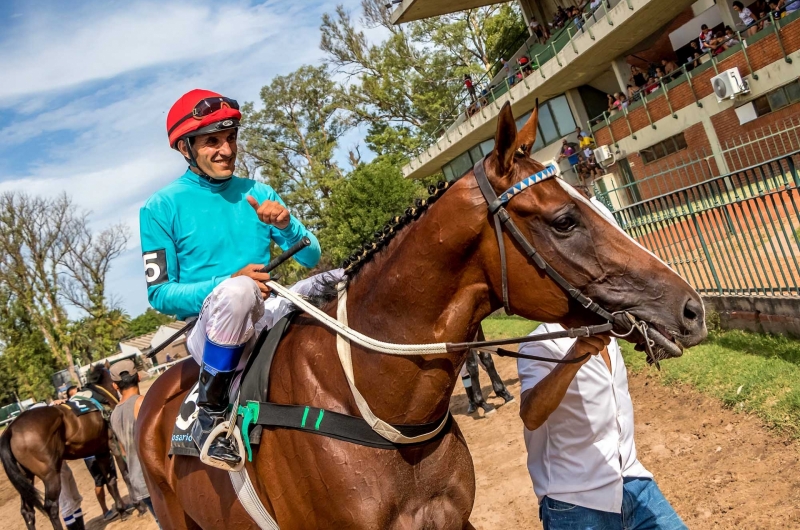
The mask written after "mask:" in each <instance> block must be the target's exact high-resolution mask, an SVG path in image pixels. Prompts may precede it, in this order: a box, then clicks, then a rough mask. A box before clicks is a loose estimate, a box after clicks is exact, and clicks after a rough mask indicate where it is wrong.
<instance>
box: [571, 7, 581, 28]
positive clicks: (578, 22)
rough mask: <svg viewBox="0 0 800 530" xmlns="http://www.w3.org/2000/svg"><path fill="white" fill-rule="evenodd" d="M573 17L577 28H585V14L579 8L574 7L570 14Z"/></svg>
mask: <svg viewBox="0 0 800 530" xmlns="http://www.w3.org/2000/svg"><path fill="white" fill-rule="evenodd" d="M570 14H571V15H572V21H573V22H574V23H575V27H577V28H578V29H581V28H583V13H582V12H581V10H580V9H578V8H577V7H573V8H572V11H571V13H570Z"/></svg>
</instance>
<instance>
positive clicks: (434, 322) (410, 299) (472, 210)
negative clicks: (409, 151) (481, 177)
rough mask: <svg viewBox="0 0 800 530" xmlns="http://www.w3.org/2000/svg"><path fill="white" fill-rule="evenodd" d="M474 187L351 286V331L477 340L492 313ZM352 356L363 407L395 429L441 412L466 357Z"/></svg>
mask: <svg viewBox="0 0 800 530" xmlns="http://www.w3.org/2000/svg"><path fill="white" fill-rule="evenodd" d="M472 184H473V186H472V187H470V186H469V183H468V182H467V181H466V179H462V181H460V182H459V183H457V184H456V185H455V186H454V188H453V189H451V190H449V191H448V192H447V193H446V194H444V195H443V196H442V197H441V198H440V199H439V200H438V201H437V202H436V203H434V204H433V205H432V206H431V207H430V208H429V209H428V211H427V212H426V213H425V214H423V216H422V217H420V218H419V219H418V220H416V221H414V222H413V223H412V224H411V225H410V226H408V227H407V228H406V229H405V230H404V231H403V232H401V233H400V234H399V235H398V236H397V237H396V238H395V240H394V241H392V243H391V244H390V245H389V246H388V248H387V249H385V250H384V251H383V252H382V253H381V254H379V255H378V256H376V257H375V258H374V261H372V262H371V263H368V264H366V265H365V266H364V267H363V268H362V269H361V271H360V272H359V274H358V275H357V276H356V278H354V279H353V280H352V281H351V283H350V286H349V287H348V307H347V310H348V321H349V324H350V326H351V327H352V328H353V329H356V330H358V331H360V332H362V333H364V334H366V335H368V336H371V337H374V338H376V339H379V340H383V341H387V342H395V343H401V344H412V343H432V342H461V341H467V340H471V339H473V338H474V336H475V333H476V331H477V329H478V325H479V324H480V321H481V320H482V319H483V318H484V317H486V316H487V315H488V314H489V313H491V311H492V310H493V309H494V308H493V307H492V305H491V302H490V299H491V298H490V296H489V286H488V283H487V280H486V274H485V271H484V269H483V263H485V260H483V259H482V258H481V257H479V256H478V254H479V253H480V252H481V251H482V250H483V248H484V247H485V246H486V245H484V244H483V243H484V242H485V239H486V234H487V231H486V226H487V225H486V223H487V220H486V219H487V217H486V216H487V213H486V205H485V203H484V202H483V199H482V197H481V196H480V193H477V196H476V192H477V190H476V189H475V186H474V180H472ZM489 234H491V232H489ZM495 251H496V247H495ZM353 351H354V365H355V370H356V378H357V381H356V382H357V383H358V382H359V381H364V382H367V384H366V385H365V388H363V389H362V393H363V394H364V396H365V398H366V399H367V402H369V403H370V404H371V405H372V406H373V410H374V412H375V413H376V414H378V415H379V416H381V417H383V418H384V419H385V420H386V421H395V422H397V423H409V422H425V421H433V420H435V419H437V418H439V417H441V415H442V414H444V411H445V410H446V409H447V405H448V402H449V397H450V394H451V392H452V389H453V386H454V384H455V381H456V377H457V375H458V369H459V368H460V365H461V363H462V362H463V360H464V355H465V353H466V352H460V353H454V354H446V355H437V356H435V358H432V356H426V357H424V358H421V357H412V358H410V359H409V358H398V357H389V356H383V355H376V354H374V353H369V352H365V351H363V350H360V349H359V348H357V347H354V348H353ZM420 372H426V373H425V377H419V376H420ZM369 382H371V383H372V384H369ZM376 382H379V383H378V384H375V383H376Z"/></svg>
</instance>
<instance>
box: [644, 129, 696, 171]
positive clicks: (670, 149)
mask: <svg viewBox="0 0 800 530" xmlns="http://www.w3.org/2000/svg"><path fill="white" fill-rule="evenodd" d="M686 147H687V145H686V137H685V136H684V134H683V133H680V134H676V135H675V136H670V137H669V138H667V139H666V140H662V141H660V142H658V143H657V144H655V145H651V146H650V147H648V148H647V149H642V150H641V151H639V156H641V157H642V161H644V163H645V164H649V163H650V162H655V161H656V160H658V159H659V158H664V157H665V156H667V155H671V154H672V153H676V152H678V151H680V150H681V149H686Z"/></svg>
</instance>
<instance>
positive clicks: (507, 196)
mask: <svg viewBox="0 0 800 530" xmlns="http://www.w3.org/2000/svg"><path fill="white" fill-rule="evenodd" d="M555 176H556V167H555V166H553V165H552V164H551V165H549V166H547V167H546V168H544V169H543V170H541V171H539V172H538V173H534V174H533V175H531V176H530V177H528V178H526V179H524V180H521V181H519V182H517V183H516V184H514V185H513V186H511V187H510V188H508V189H507V190H506V191H504V192H503V193H501V194H500V196H499V197H498V198H497V201H498V202H500V203H501V204H506V203H508V201H510V200H511V198H512V197H513V196H514V195H516V194H517V193H520V192H523V191H525V190H526V189H528V188H529V187H530V186H533V185H534V184H536V183H538V182H541V181H543V180H547V179H549V178H552V177H555Z"/></svg>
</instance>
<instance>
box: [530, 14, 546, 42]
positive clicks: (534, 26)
mask: <svg viewBox="0 0 800 530" xmlns="http://www.w3.org/2000/svg"><path fill="white" fill-rule="evenodd" d="M528 28H529V29H530V31H531V35H536V38H537V39H538V40H539V42H540V43H541V44H544V43H545V42H547V39H549V38H550V32H549V31H547V26H545V25H544V24H539V21H538V20H536V18H535V17H531V21H530V22H528Z"/></svg>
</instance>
